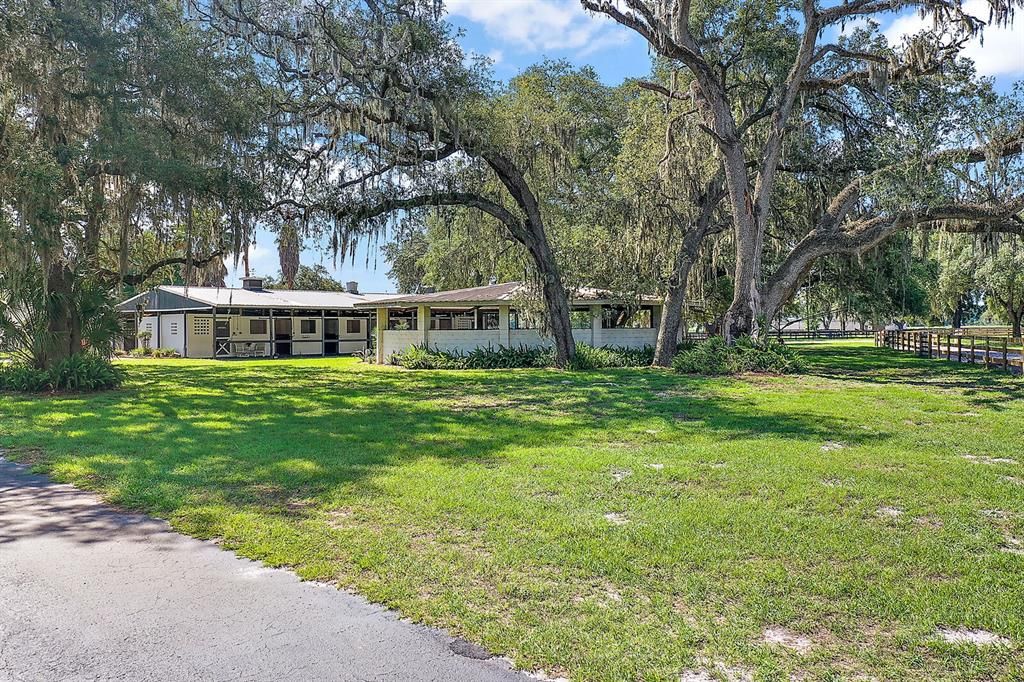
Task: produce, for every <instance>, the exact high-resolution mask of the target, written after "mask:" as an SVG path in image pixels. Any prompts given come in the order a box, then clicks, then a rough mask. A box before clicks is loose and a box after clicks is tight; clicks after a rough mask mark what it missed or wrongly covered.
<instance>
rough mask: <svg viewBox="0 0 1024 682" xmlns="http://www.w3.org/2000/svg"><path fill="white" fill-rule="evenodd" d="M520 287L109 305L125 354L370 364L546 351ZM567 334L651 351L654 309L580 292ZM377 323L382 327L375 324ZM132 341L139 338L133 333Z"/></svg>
mask: <svg viewBox="0 0 1024 682" xmlns="http://www.w3.org/2000/svg"><path fill="white" fill-rule="evenodd" d="M523 293H524V285H523V284H522V283H521V282H507V283H504V284H494V285H490V286H482V287H473V288H469V289H457V290H453V291H441V292H432V293H424V294H409V295H403V294H399V295H395V294H371V293H360V292H359V290H358V287H357V285H356V284H355V283H354V282H350V283H349V284H348V287H347V290H346V291H344V292H335V291H293V290H285V289H264V288H263V282H262V280H260V279H258V278H247V279H245V280H243V286H242V287H241V288H227V287H224V288H213V287H183V286H158V287H156V288H155V289H152V290H150V291H147V292H145V293H142V294H139V295H138V296H135V297H133V298H130V299H128V300H127V301H124V302H123V303H121V304H120V306H119V307H118V308H119V310H120V312H121V313H122V315H123V316H124V321H125V338H124V347H125V349H126V350H130V349H131V348H133V347H135V346H136V345H137V344H139V343H146V344H148V345H149V346H150V347H153V348H171V349H174V350H175V351H177V352H178V353H179V354H180V355H182V356H183V357H190V358H232V357H236V358H237V357H273V356H293V355H344V354H355V353H364V352H366V351H367V349H369V348H371V347H374V348H375V351H376V359H377V361H378V362H381V363H383V362H386V361H387V360H388V358H390V357H391V356H392V355H393V354H395V353H396V352H399V351H402V350H405V349H407V348H409V347H410V346H413V345H428V346H430V347H431V348H434V349H437V350H443V351H455V352H463V353H464V352H468V351H471V350H473V349H474V348H478V347H488V346H490V347H495V348H496V347H498V346H506V347H520V346H523V347H538V346H544V345H549V344H550V343H551V341H550V339H548V338H545V337H544V336H542V334H541V332H540V330H539V329H538V328H537V324H536V323H535V321H534V320H533V319H531V317H530V316H529V315H528V314H526V313H525V312H521V311H520V309H518V308H517V307H516V302H517V301H518V300H521V298H522V295H523ZM571 303H572V324H573V336H574V337H575V339H576V341H578V342H582V343H586V344H589V345H593V346H621V347H630V348H642V347H644V346H653V345H654V343H655V340H656V337H657V327H658V323H659V320H660V316H661V303H660V301H659V300H658V299H656V298H653V297H645V298H643V299H642V300H640V301H631V302H627V301H625V300H623V299H621V298H616V297H613V296H611V295H610V294H608V293H607V292H602V291H598V290H596V289H588V288H583V289H580V290H578V291H577V292H576V293H575V295H574V296H573V297H572V300H571ZM377 320H386V321H387V322H386V324H383V325H380V326H378V325H377ZM140 335H141V336H140Z"/></svg>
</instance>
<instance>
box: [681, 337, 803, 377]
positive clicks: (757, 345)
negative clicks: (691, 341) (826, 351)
mask: <svg viewBox="0 0 1024 682" xmlns="http://www.w3.org/2000/svg"><path fill="white" fill-rule="evenodd" d="M672 367H673V368H674V369H675V370H676V371H677V372H682V373H684V374H706V375H715V374H739V373H741V372H765V373H771V374H792V373H794V372H800V371H802V370H803V360H802V358H801V357H800V355H799V354H798V353H796V352H795V351H794V350H793V349H791V348H790V347H789V346H786V345H785V344H783V343H782V342H781V341H777V340H775V339H765V340H755V339H751V338H749V337H744V338H741V339H738V340H737V341H736V343H735V344H734V345H732V346H729V345H726V343H725V340H724V339H723V338H722V337H720V336H715V337H712V338H710V339H708V340H707V341H704V342H703V343H698V344H697V345H695V346H693V347H692V348H689V349H687V350H684V351H682V352H681V353H679V355H677V356H676V357H675V359H674V360H673V361H672Z"/></svg>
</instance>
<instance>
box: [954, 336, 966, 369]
mask: <svg viewBox="0 0 1024 682" xmlns="http://www.w3.org/2000/svg"><path fill="white" fill-rule="evenodd" d="M963 361H964V337H962V336H958V337H956V362H957V364H958V365H959V364H960V363H962V362H963Z"/></svg>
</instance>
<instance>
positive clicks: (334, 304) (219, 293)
mask: <svg viewBox="0 0 1024 682" xmlns="http://www.w3.org/2000/svg"><path fill="white" fill-rule="evenodd" d="M392 295H393V294H392ZM387 296H388V294H369V293H368V294H362V293H360V294H350V293H348V292H346V291H294V290H288V289H240V288H232V287H183V286H170V285H160V286H158V287H156V288H154V289H152V290H151V291H147V292H145V293H142V294H139V295H138V296H134V297H132V298H130V299H128V300H127V301H124V302H123V303H121V304H120V305H118V309H119V310H122V311H131V312H134V310H135V306H136V304H138V303H143V302H145V308H146V310H148V311H153V312H156V311H159V310H170V309H175V310H180V309H183V308H196V309H202V308H212V307H214V306H216V307H218V308H336V309H350V308H353V307H354V306H355V304H357V303H367V302H372V301H376V300H377V299H380V298H384V297H387Z"/></svg>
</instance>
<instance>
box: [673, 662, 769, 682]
mask: <svg viewBox="0 0 1024 682" xmlns="http://www.w3.org/2000/svg"><path fill="white" fill-rule="evenodd" d="M697 666H698V667H696V668H689V669H687V670H684V671H683V672H682V674H681V675H680V676H679V682H754V671H753V670H751V669H750V668H744V667H742V666H737V665H729V664H728V663H723V662H722V661H709V660H707V659H704V658H701V659H698V660H697Z"/></svg>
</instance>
